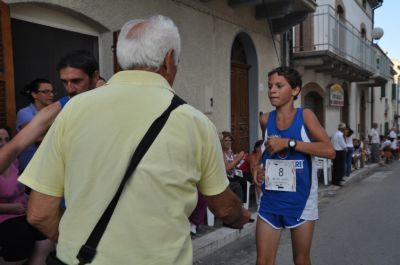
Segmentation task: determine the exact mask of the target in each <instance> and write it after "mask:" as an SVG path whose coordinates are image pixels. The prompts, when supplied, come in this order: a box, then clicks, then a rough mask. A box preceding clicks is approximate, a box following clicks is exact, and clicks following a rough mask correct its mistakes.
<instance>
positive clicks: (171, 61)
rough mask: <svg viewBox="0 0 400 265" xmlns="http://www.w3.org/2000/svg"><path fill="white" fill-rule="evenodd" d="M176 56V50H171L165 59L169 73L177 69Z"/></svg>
mask: <svg viewBox="0 0 400 265" xmlns="http://www.w3.org/2000/svg"><path fill="white" fill-rule="evenodd" d="M174 54H175V51H174V49H169V50H168V51H167V54H166V55H165V58H164V65H165V67H166V70H167V72H168V71H171V69H173V68H175V67H176V65H175V59H174Z"/></svg>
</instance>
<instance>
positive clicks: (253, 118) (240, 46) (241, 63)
mask: <svg viewBox="0 0 400 265" xmlns="http://www.w3.org/2000/svg"><path fill="white" fill-rule="evenodd" d="M231 132H232V134H233V137H234V139H235V142H234V143H233V150H234V151H235V152H238V151H241V150H243V151H245V152H249V151H250V143H254V142H255V141H256V140H257V139H258V65H257V55H256V52H255V47H254V44H253V42H252V40H251V38H250V37H249V35H248V34H246V33H244V32H241V33H239V34H238V35H237V36H236V38H235V39H234V41H233V44H232V50H231Z"/></svg>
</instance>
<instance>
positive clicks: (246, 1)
mask: <svg viewBox="0 0 400 265" xmlns="http://www.w3.org/2000/svg"><path fill="white" fill-rule="evenodd" d="M228 4H229V6H230V7H232V8H239V7H242V6H252V7H254V12H255V17H256V19H268V23H270V25H271V30H272V33H273V34H279V33H282V32H285V31H287V30H289V29H290V28H292V27H293V26H295V25H297V24H299V23H301V22H302V21H303V20H304V19H305V18H306V17H307V15H308V14H309V13H312V12H314V11H315V8H316V6H317V3H316V1H315V0H228Z"/></svg>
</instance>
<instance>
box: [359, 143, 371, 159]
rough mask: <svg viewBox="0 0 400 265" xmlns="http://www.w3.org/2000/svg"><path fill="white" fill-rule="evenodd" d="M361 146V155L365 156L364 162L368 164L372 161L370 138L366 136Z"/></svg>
mask: <svg viewBox="0 0 400 265" xmlns="http://www.w3.org/2000/svg"><path fill="white" fill-rule="evenodd" d="M360 146H361V150H362V153H361V156H362V157H363V161H364V164H367V163H369V162H370V161H371V150H370V149H369V139H368V138H365V139H364V141H361V142H360Z"/></svg>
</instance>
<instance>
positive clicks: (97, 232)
mask: <svg viewBox="0 0 400 265" xmlns="http://www.w3.org/2000/svg"><path fill="white" fill-rule="evenodd" d="M185 103H186V102H185V101H184V100H183V99H181V98H180V97H178V96H177V95H174V97H173V98H172V101H171V104H170V105H169V107H168V108H167V109H166V110H165V111H164V112H163V114H161V116H160V117H158V118H157V119H156V120H155V121H154V122H153V124H152V125H151V126H150V128H149V129H148V131H147V132H146V134H145V135H144V136H143V139H142V141H141V142H140V143H139V145H138V146H137V148H136V150H135V152H134V153H133V156H132V158H131V161H130V163H129V165H128V168H127V169H126V172H125V175H124V178H123V179H122V181H121V184H120V185H119V187H118V190H117V192H116V193H115V195H114V198H113V199H112V200H111V202H110V203H109V204H108V206H107V209H106V210H105V211H104V213H103V215H102V216H101V218H100V220H99V221H98V222H97V224H96V226H95V227H94V229H93V231H92V233H91V234H90V236H89V238H88V239H87V241H86V243H85V244H84V245H83V246H82V247H81V249H80V250H79V253H78V255H77V259H78V260H79V265H84V264H87V263H91V262H92V260H93V258H94V256H95V255H96V248H97V245H98V244H99V242H100V239H101V237H102V236H103V234H104V231H105V230H106V228H107V225H108V222H109V221H110V219H111V216H112V214H113V212H114V209H115V206H116V205H117V203H118V200H119V197H120V196H121V193H122V191H123V189H124V186H125V183H126V182H127V181H128V179H129V178H130V177H131V176H132V173H133V172H134V171H135V169H136V167H137V165H138V164H139V162H140V161H141V160H142V158H143V156H144V155H145V154H146V152H147V150H148V149H149V148H150V146H151V144H152V143H153V142H154V140H155V139H156V138H157V135H158V134H159V133H160V131H161V129H162V128H163V127H164V125H165V123H166V122H167V120H168V117H169V115H170V113H171V112H172V111H173V110H174V109H176V108H177V107H179V106H180V105H182V104H185Z"/></svg>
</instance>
